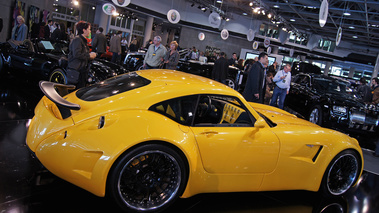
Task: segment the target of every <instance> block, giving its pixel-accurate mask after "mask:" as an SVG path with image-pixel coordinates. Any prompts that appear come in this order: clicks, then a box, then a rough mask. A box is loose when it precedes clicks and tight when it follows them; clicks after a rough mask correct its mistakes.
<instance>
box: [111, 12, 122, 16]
mask: <svg viewBox="0 0 379 213" xmlns="http://www.w3.org/2000/svg"><path fill="white" fill-rule="evenodd" d="M112 15H113V16H118V15H120V14H119V13H118V12H117V11H113V12H112Z"/></svg>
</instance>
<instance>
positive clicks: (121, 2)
mask: <svg viewBox="0 0 379 213" xmlns="http://www.w3.org/2000/svg"><path fill="white" fill-rule="evenodd" d="M112 2H113V3H114V4H115V5H117V6H119V7H126V6H128V5H129V4H130V0H112Z"/></svg>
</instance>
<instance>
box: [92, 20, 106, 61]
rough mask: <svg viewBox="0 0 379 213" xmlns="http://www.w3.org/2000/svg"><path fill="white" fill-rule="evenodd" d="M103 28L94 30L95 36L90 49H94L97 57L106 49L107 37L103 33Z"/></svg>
mask: <svg viewBox="0 0 379 213" xmlns="http://www.w3.org/2000/svg"><path fill="white" fill-rule="evenodd" d="M103 31H104V29H103V28H102V27H99V29H98V30H97V31H96V35H95V38H93V40H92V51H96V53H97V58H100V56H101V55H102V54H103V53H105V52H106V51H107V38H106V37H105V35H104V34H103Z"/></svg>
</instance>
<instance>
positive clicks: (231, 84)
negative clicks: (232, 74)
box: [225, 78, 236, 90]
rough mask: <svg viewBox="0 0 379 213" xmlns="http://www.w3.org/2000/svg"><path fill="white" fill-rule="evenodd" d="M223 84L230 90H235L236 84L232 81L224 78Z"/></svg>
mask: <svg viewBox="0 0 379 213" xmlns="http://www.w3.org/2000/svg"><path fill="white" fill-rule="evenodd" d="M225 84H226V86H228V87H230V88H232V89H234V90H235V89H236V84H235V83H234V80H233V79H231V78H226V79H225Z"/></svg>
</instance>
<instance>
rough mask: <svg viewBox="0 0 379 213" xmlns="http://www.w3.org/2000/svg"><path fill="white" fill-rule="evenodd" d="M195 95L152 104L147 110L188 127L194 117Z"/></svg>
mask: <svg viewBox="0 0 379 213" xmlns="http://www.w3.org/2000/svg"><path fill="white" fill-rule="evenodd" d="M197 97H198V96H197V95H192V96H185V97H179V98H174V99H170V100H166V101H163V102H160V103H157V104H154V105H153V106H151V107H150V108H149V110H151V111H154V112H157V113H159V114H162V115H164V116H167V117H168V118H171V119H172V120H174V121H176V122H178V123H180V124H183V125H187V126H190V125H191V123H192V119H193V116H194V111H195V105H196V102H197Z"/></svg>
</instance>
